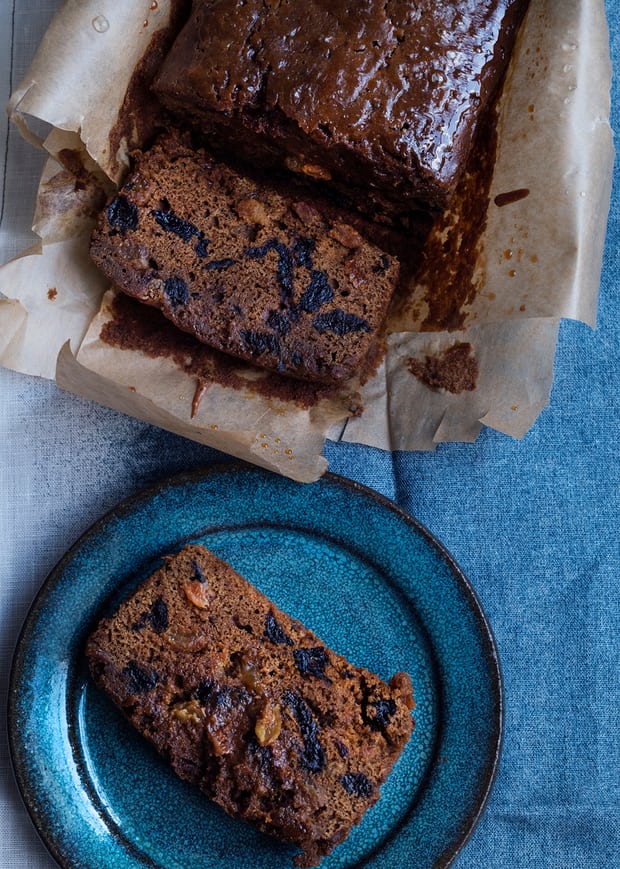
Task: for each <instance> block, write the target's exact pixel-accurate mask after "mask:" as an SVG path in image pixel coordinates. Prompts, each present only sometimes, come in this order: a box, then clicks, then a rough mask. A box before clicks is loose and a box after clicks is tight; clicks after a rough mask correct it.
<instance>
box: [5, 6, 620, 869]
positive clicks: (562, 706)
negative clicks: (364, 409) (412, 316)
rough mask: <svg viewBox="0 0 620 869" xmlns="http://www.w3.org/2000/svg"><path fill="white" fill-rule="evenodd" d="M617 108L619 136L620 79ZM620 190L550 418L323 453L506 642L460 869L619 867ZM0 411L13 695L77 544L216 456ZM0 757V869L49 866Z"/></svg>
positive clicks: (9, 385)
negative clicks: (125, 506)
mask: <svg viewBox="0 0 620 869" xmlns="http://www.w3.org/2000/svg"><path fill="white" fill-rule="evenodd" d="M607 11H608V18H609V25H610V32H611V45H612V57H613V61H614V66H615V67H617V65H618V64H619V63H620V3H616V2H615V0H614V2H612V0H608V2H607ZM612 97H613V114H612V123H613V126H614V128H615V129H618V126H619V113H620V91H619V86H618V82H617V81H615V82H614V87H613V93H612ZM619 182H620V176H619V174H618V169H616V174H615V178H614V192H613V200H612V208H611V215H610V220H609V227H608V236H607V242H606V248H605V258H604V268H603V275H602V284H601V292H600V304H599V316H598V324H597V328H596V330H594V331H593V330H590V329H589V328H587V327H585V326H583V325H581V324H578V323H573V322H566V323H563V324H562V327H561V330H560V341H559V348H558V353H557V357H556V363H555V383H554V387H553V392H552V396H551V403H550V406H549V407H548V408H547V409H546V410H545V411H544V412H543V413H542V415H541V417H540V419H539V420H538V421H537V423H536V424H535V425H534V427H533V429H532V430H531V431H530V432H529V433H528V434H527V435H526V436H525V437H524V438H523V439H522V440H520V441H514V440H511V439H509V438H507V437H505V436H503V435H500V434H498V433H495V432H493V431H489V430H485V431H483V432H482V434H481V435H480V437H479V439H478V441H477V442H476V443H475V444H473V445H471V444H445V445H441V446H439V447H438V449H437V450H436V452H434V453H395V454H392V455H390V454H388V453H385V452H382V451H380V450H374V449H369V448H364V447H360V446H357V445H347V444H334V443H329V444H328V445H327V447H326V451H325V452H326V457H327V459H328V460H329V463H330V470H332V471H334V472H336V473H339V474H342V475H344V476H347V477H350V478H352V479H355V480H358V481H360V482H361V483H364V484H366V485H368V486H370V487H372V488H373V489H375V490H377V491H379V492H381V493H383V494H384V495H387V496H388V497H390V498H392V499H394V500H395V501H396V502H397V503H398V504H400V505H401V506H402V507H403V508H405V509H406V510H407V511H409V512H410V513H412V514H413V515H414V516H416V517H417V518H418V519H419V520H420V521H421V522H422V523H424V524H425V525H426V526H427V527H428V528H429V529H430V531H431V532H432V533H433V534H434V535H435V536H436V537H438V538H439V539H440V540H441V541H442V542H443V543H444V545H445V546H446V547H447V548H448V549H449V551H450V552H451V553H452V555H453V556H454V558H455V559H456V561H457V562H458V563H459V564H460V566H461V567H462V569H463V570H464V572H465V574H466V575H467V576H468V577H469V579H470V581H471V582H472V584H473V586H474V588H475V589H476V591H477V593H478V596H479V597H480V600H481V602H482V604H483V607H484V608H485V611H486V613H487V615H488V617H489V620H490V622H491V625H492V627H493V631H494V633H495V636H496V639H497V643H498V647H499V652H500V657H501V661H502V669H503V675H504V689H505V735H504V746H503V755H502V761H501V765H500V769H499V773H498V777H497V780H496V783H495V786H494V789H493V791H492V794H491V797H490V799H489V803H488V805H487V808H486V811H485V813H484V815H483V817H482V819H481V821H480V823H479V824H478V826H477V828H476V830H475V831H474V834H473V836H472V837H471V839H470V840H469V842H468V843H467V845H466V846H465V848H464V849H463V850H462V852H461V853H460V854H459V855H458V856H457V858H456V860H455V862H454V867H455V869H481V867H484V869H506V867H507V866H510V867H511V869H569V867H570V869H582V867H583V869H610V867H614V866H620V736H619V734H620V727H619V725H618V719H619V712H620V316H618V308H619V304H620V261H619V260H620V257H619V250H620V184H619ZM0 394H1V395H2V402H3V412H2V419H1V420H0V443H3V444H4V445H5V448H7V449H8V447H7V446H6V445H7V444H12V445H13V446H12V462H13V465H12V468H11V469H5V470H4V471H3V476H2V479H0V491H1V492H2V498H3V500H4V502H5V504H9V503H10V504H11V505H12V510H11V511H10V513H8V514H7V515H3V517H2V522H3V525H2V529H0V545H1V546H2V547H3V549H2V552H1V553H0V555H1V558H0V571H1V573H2V575H3V579H2V582H4V583H10V586H11V595H12V596H11V601H10V605H9V606H7V607H5V608H4V610H3V614H2V624H0V636H2V637H3V640H2V644H3V656H2V674H1V682H2V690H3V695H4V696H6V682H7V672H8V657H9V656H8V654H7V652H8V650H9V649H10V648H11V646H12V645H13V643H14V642H15V640H16V638H17V633H18V629H19V624H20V622H21V619H22V618H23V616H24V615H25V613H26V611H27V608H28V606H29V604H30V602H31V600H32V597H33V595H34V593H35V591H36V588H37V586H38V584H40V582H41V581H42V580H43V578H44V577H45V575H46V573H47V571H48V570H49V569H50V568H51V567H52V566H53V564H54V563H55V561H56V560H57V558H59V557H60V555H62V553H63V552H64V551H65V549H66V548H67V546H68V545H69V544H70V543H71V542H73V541H74V540H75V539H76V537H77V536H78V535H79V534H80V533H81V532H82V531H83V530H85V529H86V527H88V525H89V524H90V523H91V522H92V521H93V520H94V519H95V518H97V517H98V516H100V515H101V514H102V513H103V512H105V511H106V510H107V509H108V508H110V507H111V506H113V505H114V504H115V503H116V502H117V501H119V500H120V499H122V498H125V497H126V496H128V495H131V494H133V493H134V492H137V491H139V490H141V489H142V488H144V487H146V486H147V485H149V484H150V483H152V482H154V481H156V480H157V479H159V478H161V477H163V476H165V475H167V474H169V473H176V472H179V471H182V470H186V469H187V468H189V467H196V466H200V465H205V464H207V463H209V462H210V461H212V460H216V459H220V458H221V456H220V454H217V453H215V452H214V451H212V450H209V449H207V448H205V447H201V446H199V445H197V444H194V443H191V442H188V441H185V440H183V439H181V438H178V437H175V436H173V435H170V434H168V433H166V432H163V431H160V430H157V429H154V428H152V427H150V426H147V425H144V424H142V423H140V422H138V421H136V420H131V419H128V418H126V417H124V416H121V415H120V414H116V413H114V412H112V411H109V410H106V409H105V408H101V407H98V406H96V405H94V404H91V403H89V402H86V401H82V400H80V399H78V398H75V397H74V396H71V395H68V394H66V393H61V392H60V391H59V390H57V389H56V387H55V386H54V385H53V384H49V383H45V382H39V381H34V380H33V379H30V378H24V377H21V376H20V375H17V374H13V373H11V372H7V371H1V372H0ZM24 432H27V433H28V436H27V438H26V441H27V444H26V443H24V446H23V448H18V447H17V445H18V444H21V443H22V441H23V439H24V435H23V433H24ZM69 464H70V466H71V468H73V469H75V468H79V474H78V473H77V472H75V471H73V472H69V470H68V465H69ZM59 504H61V505H62V509H58V505H59ZM26 514H27V516H28V521H27V522H26V520H25V519H24V516H25V515H26ZM1 584H2V583H0V585H1ZM1 739H2V743H1V745H0V750H1V757H0V760H1V763H2V773H1V775H0V792H2V796H3V799H4V801H5V805H6V806H8V810H7V815H5V819H4V820H3V821H2V823H1V825H0V826H1V828H2V837H0V838H2V839H3V841H4V843H5V844H4V845H3V846H2V849H0V851H1V854H2V859H1V860H0V866H2V867H4V866H12V867H21V866H24V867H26V866H28V867H33V866H37V867H46V866H48V867H52V866H53V865H54V863H53V861H52V860H51V858H49V857H48V856H47V855H46V853H45V851H44V849H43V847H42V845H41V844H40V843H39V842H38V840H37V839H36V836H35V835H34V833H33V832H32V830H31V827H30V824H29V821H28V818H27V815H26V813H25V812H24V810H23V809H22V807H21V806H20V804H19V797H18V795H17V791H16V789H15V786H14V784H13V783H12V781H11V778H10V774H9V772H8V761H7V750H6V737H5V735H4V734H2V736H1ZM9 823H10V827H9ZM407 865H408V864H407V861H406V856H405V855H404V856H403V867H405V866H407ZM102 869H103V867H102ZM412 869H414V867H412Z"/></svg>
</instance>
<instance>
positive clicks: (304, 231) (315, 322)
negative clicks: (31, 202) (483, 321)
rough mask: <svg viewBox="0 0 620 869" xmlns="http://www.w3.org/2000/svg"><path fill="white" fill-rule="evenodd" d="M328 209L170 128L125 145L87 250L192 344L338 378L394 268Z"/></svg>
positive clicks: (354, 367) (375, 332) (314, 377)
mask: <svg viewBox="0 0 620 869" xmlns="http://www.w3.org/2000/svg"><path fill="white" fill-rule="evenodd" d="M334 214H335V212H334V208H333V207H331V206H329V205H327V204H326V203H325V204H324V203H322V202H320V201H319V200H318V199H316V198H312V197H310V195H307V196H305V195H303V193H302V192H300V193H299V196H298V195H297V194H295V193H293V191H292V190H291V191H286V192H284V191H283V190H282V189H281V188H278V187H277V186H274V184H273V183H272V182H270V181H267V180H265V179H263V178H257V177H256V176H250V175H246V174H243V173H241V172H238V171H236V170H234V169H232V168H230V167H229V166H228V165H225V164H223V163H220V162H216V161H215V160H214V159H213V158H212V157H211V156H210V155H209V154H208V153H207V152H205V151H204V150H202V149H197V150H196V149H193V148H191V147H190V146H189V145H188V143H187V139H183V138H182V137H180V136H177V135H174V134H172V135H168V136H167V137H165V138H163V139H161V140H160V141H159V142H158V143H156V144H155V145H154V146H153V147H152V148H151V149H150V150H149V151H148V152H146V153H140V154H138V155H136V165H135V169H134V171H133V173H132V174H131V175H130V177H129V178H128V180H127V182H126V184H125V185H124V187H123V188H122V190H121V191H120V192H119V193H118V195H117V196H116V197H115V198H114V199H113V200H112V201H111V202H110V203H109V204H108V206H107V207H106V209H105V210H104V211H103V212H102V214H101V217H100V220H99V223H98V226H97V227H96V229H95V231H94V233H93V236H92V240H91V248H90V251H91V257H92V259H93V260H94V262H95V264H96V265H97V266H98V267H99V269H100V270H101V271H102V272H103V273H104V274H105V275H107V277H108V278H110V280H111V281H113V282H114V283H115V284H116V285H117V286H118V287H119V288H120V289H121V290H123V291H124V292H126V293H128V294H129V295H131V296H134V297H135V298H137V299H139V300H140V301H142V302H145V303H146V304H149V305H154V306H155V307H157V308H159V309H160V310H161V311H162V312H163V313H164V315H165V316H166V317H168V318H169V319H170V320H171V321H172V322H173V323H174V324H175V325H176V326H177V327H178V328H180V329H182V330H184V331H186V332H189V333H191V334H193V335H194V336H195V337H196V338H198V339H199V340H200V341H203V342H204V343H206V344H209V345H210V346H212V347H215V348H217V349H218V350H221V351H223V352H224V353H228V354H230V355H232V356H236V357H239V358H241V359H245V360H247V361H250V362H252V363H254V364H256V365H258V366H260V367H263V368H268V369H271V370H274V371H278V372H281V373H283V374H286V375H289V376H293V377H297V378H300V379H304V380H310V381H319V382H324V383H339V382H343V381H345V380H349V379H351V378H352V377H353V376H354V375H359V374H360V370H361V369H363V368H364V366H365V364H366V362H367V361H368V359H369V358H370V357H373V354H374V353H375V351H376V348H377V342H378V340H379V337H380V335H381V328H382V324H383V321H384V319H385V315H386V311H387V306H388V304H389V302H390V299H391V297H392V294H393V292H394V289H395V286H396V283H397V280H398V276H399V270H400V267H399V263H398V261H397V259H396V258H395V257H394V256H392V255H389V254H388V253H386V252H384V251H383V250H382V249H380V248H379V247H377V246H376V245H375V244H373V243H371V242H370V241H368V240H367V239H366V238H364V237H362V235H361V234H360V233H359V232H358V231H357V230H356V229H355V228H354V227H353V226H351V225H350V224H348V223H347V222H346V221H345V220H342V219H338V218H337V217H335V216H334ZM343 214H344V213H343Z"/></svg>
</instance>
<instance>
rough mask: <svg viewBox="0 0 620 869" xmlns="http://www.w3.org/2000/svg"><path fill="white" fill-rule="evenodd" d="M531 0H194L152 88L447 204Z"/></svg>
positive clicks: (379, 182)
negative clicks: (301, 0) (481, 115)
mask: <svg viewBox="0 0 620 869" xmlns="http://www.w3.org/2000/svg"><path fill="white" fill-rule="evenodd" d="M527 2H528V0H442V2H437V0H418V2H415V3H413V2H410V0H408V2H405V0H388V2H384V0H381V2H379V0H348V2H342V0H306V2H303V3H302V2H297V0H269V2H264V0H196V2H195V3H194V6H193V11H192V14H191V16H190V19H189V21H188V22H187V24H186V26H185V28H184V29H183V30H182V32H181V33H180V35H179V36H178V38H177V40H176V42H175V44H174V45H173V48H172V50H171V52H170V53H169V55H168V57H167V59H166V61H165V62H164V65H163V67H162V69H161V71H160V74H159V76H158V77H157V79H156V82H155V89H156V92H157V93H158V95H159V97H160V99H161V100H162V101H163V102H164V103H165V104H166V105H167V106H168V107H169V108H172V109H173V110H176V111H179V112H183V113H184V115H186V116H189V117H190V118H193V119H194V121H196V122H198V123H199V124H200V125H201V126H202V128H203V129H204V130H206V131H209V130H211V131H213V130H215V131H216V132H217V136H218V138H223V139H224V140H226V139H227V138H229V137H230V136H232V135H236V137H237V139H236V142H237V143H238V144H240V145H241V146H243V145H245V146H246V151H247V152H250V153H251V152H252V148H253V147H254V148H256V151H255V153H256V155H258V156H259V157H260V158H261V159H263V160H264V159H265V156H266V154H268V153H271V156H273V155H274V154H276V155H278V156H279V157H280V158H283V159H284V160H285V161H286V163H287V165H288V166H289V168H292V169H297V170H300V171H302V172H305V173H306V174H308V175H310V176H311V177H313V178H314V177H316V178H321V179H323V180H329V179H331V178H333V179H334V180H336V181H344V182H349V183H351V184H353V185H361V186H364V185H370V186H371V187H374V188H377V189H383V190H384V191H386V192H387V193H388V195H389V196H390V197H392V198H394V199H396V200H405V201H408V200H411V199H413V200H415V199H417V200H420V201H423V202H424V203H426V204H430V205H431V206H433V207H443V206H445V204H446V201H447V200H448V198H449V196H450V193H451V192H452V191H453V189H454V186H455V184H456V181H457V179H458V177H459V174H460V172H461V170H462V168H463V165H464V162H465V160H466V158H467V155H468V153H469V150H470V147H471V143H472V139H473V136H474V132H475V128H476V123H477V120H478V118H479V116H480V114H481V112H482V111H483V110H484V107H485V106H486V104H487V103H488V101H489V98H490V97H491V95H492V94H493V92H494V90H495V89H496V87H497V86H498V84H499V82H500V81H501V79H502V76H503V73H504V71H505V68H506V65H507V61H508V58H509V56H510V53H511V51H512V47H513V43H514V39H515V35H516V33H517V31H518V27H519V25H520V23H521V20H522V17H523V15H524V12H525V9H526V7H527ZM249 133H251V134H252V135H254V136H255V137H256V138H255V141H254V142H253V143H252V142H251V140H250V139H249V138H247V137H248V134H249ZM244 137H245V141H244Z"/></svg>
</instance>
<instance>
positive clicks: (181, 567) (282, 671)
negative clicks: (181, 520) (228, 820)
mask: <svg viewBox="0 0 620 869" xmlns="http://www.w3.org/2000/svg"><path fill="white" fill-rule="evenodd" d="M86 653H87V658H88V661H89V666H90V670H91V673H92V676H93V678H94V680H95V682H96V683H97V685H99V686H100V687H101V688H102V689H103V690H104V691H106V692H107V694H108V695H109V696H110V697H111V699H112V700H113V701H114V703H115V704H116V705H117V706H118V707H119V708H120V709H121V710H122V711H123V712H124V714H125V715H126V716H127V717H128V718H129V720H130V721H131V723H132V724H133V725H134V727H135V728H136V729H137V730H138V731H139V732H140V733H142V734H143V735H144V736H145V737H146V738H147V739H148V740H150V742H151V743H153V745H154V746H155V747H156V748H157V750H158V751H159V752H160V753H161V755H163V757H164V758H165V759H166V760H167V761H168V762H169V763H170V764H171V765H172V767H173V769H174V770H175V771H176V773H177V774H178V775H179V776H180V777H181V778H182V779H185V780H187V781H189V782H192V783H193V784H195V785H197V786H198V787H199V788H200V789H201V790H202V791H203V792H204V793H205V794H207V795H208V796H209V797H210V798H211V799H213V800H214V801H215V802H216V803H218V804H219V805H220V806H222V807H223V808H224V809H225V811H226V812H228V813H229V814H230V815H233V816H236V817H239V818H242V819H244V820H245V821H248V822H250V823H252V824H253V825H255V826H256V827H258V828H259V829H260V830H262V831H264V832H266V833H269V834H271V835H274V836H276V837H278V838H279V839H280V840H282V841H284V842H288V843H292V844H293V845H296V846H298V847H299V848H300V849H301V853H299V854H298V855H297V856H296V857H295V858H294V862H295V864H296V865H297V866H301V867H309V866H315V865H317V864H318V863H319V862H320V860H321V858H322V857H323V856H325V855H327V854H329V853H330V852H331V851H332V849H333V848H334V847H335V846H336V845H338V844H339V843H341V842H342V841H343V840H344V839H346V837H347V836H348V834H349V832H350V830H351V828H352V826H353V825H355V824H358V823H359V822H360V820H361V819H362V817H363V815H364V813H365V812H366V810H367V809H368V808H369V807H370V806H372V805H373V804H374V803H375V802H376V800H377V799H378V798H379V796H380V787H381V784H382V783H383V782H384V781H385V779H386V778H387V776H388V774H389V773H390V771H391V769H392V767H393V765H394V763H395V761H396V760H397V758H398V757H399V755H400V754H401V752H402V750H403V748H404V746H405V744H406V743H407V741H408V739H409V737H410V735H411V733H412V730H413V726H414V725H413V718H412V714H411V709H412V708H413V706H414V702H413V693H412V686H411V680H410V678H409V676H408V675H406V674H405V673H396V674H395V675H394V676H392V678H391V679H390V680H389V682H388V683H386V682H384V681H382V680H381V679H380V678H379V677H378V676H376V675H374V674H373V673H371V672H369V671H368V670H366V669H362V668H359V667H355V666H353V665H352V664H350V663H349V662H348V661H347V660H346V659H345V658H343V657H342V656H341V655H339V654H336V652H334V651H331V650H330V649H328V648H327V647H326V646H325V644H324V643H322V642H321V640H320V639H319V638H318V637H317V636H316V635H315V634H314V633H312V632H311V631H310V630H308V629H307V628H305V627H304V626H303V625H302V624H300V622H298V621H296V620H295V619H293V618H291V617H289V616H288V615H286V614H285V613H283V612H282V611H281V610H279V609H278V608H277V607H276V606H275V605H274V604H273V603H271V602H270V601H269V600H268V599H267V598H266V597H265V596H264V595H263V594H262V593H261V592H260V591H258V589H256V588H255V587H254V586H252V585H251V584H250V583H249V582H247V581H246V580H245V579H244V578H242V577H241V576H240V575H239V574H238V573H237V572H235V571H234V570H233V569H232V567H230V565H228V564H227V563H225V562H223V561H222V560H220V559H219V558H218V557H216V556H215V555H214V554H213V553H212V552H210V551H209V550H207V549H205V548H204V547H202V546H198V545H188V546H186V547H185V548H183V549H182V550H181V551H180V552H178V553H176V554H173V555H169V556H167V557H166V558H164V560H163V564H162V566H161V567H160V568H159V569H157V570H156V572H155V573H153V575H151V576H150V577H149V578H148V579H147V580H146V581H145V582H144V583H143V584H142V585H141V586H140V587H139V588H138V590H137V591H136V592H135V593H134V594H133V596H131V597H130V598H129V599H127V600H126V601H125V602H123V603H122V604H121V605H120V607H119V608H118V610H117V611H116V612H115V613H114V614H113V615H112V616H111V617H108V618H105V619H103V620H102V621H101V623H100V624H99V625H98V627H97V628H96V630H95V631H94V633H93V634H92V635H91V636H90V638H89V640H88V644H87V652H86Z"/></svg>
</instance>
